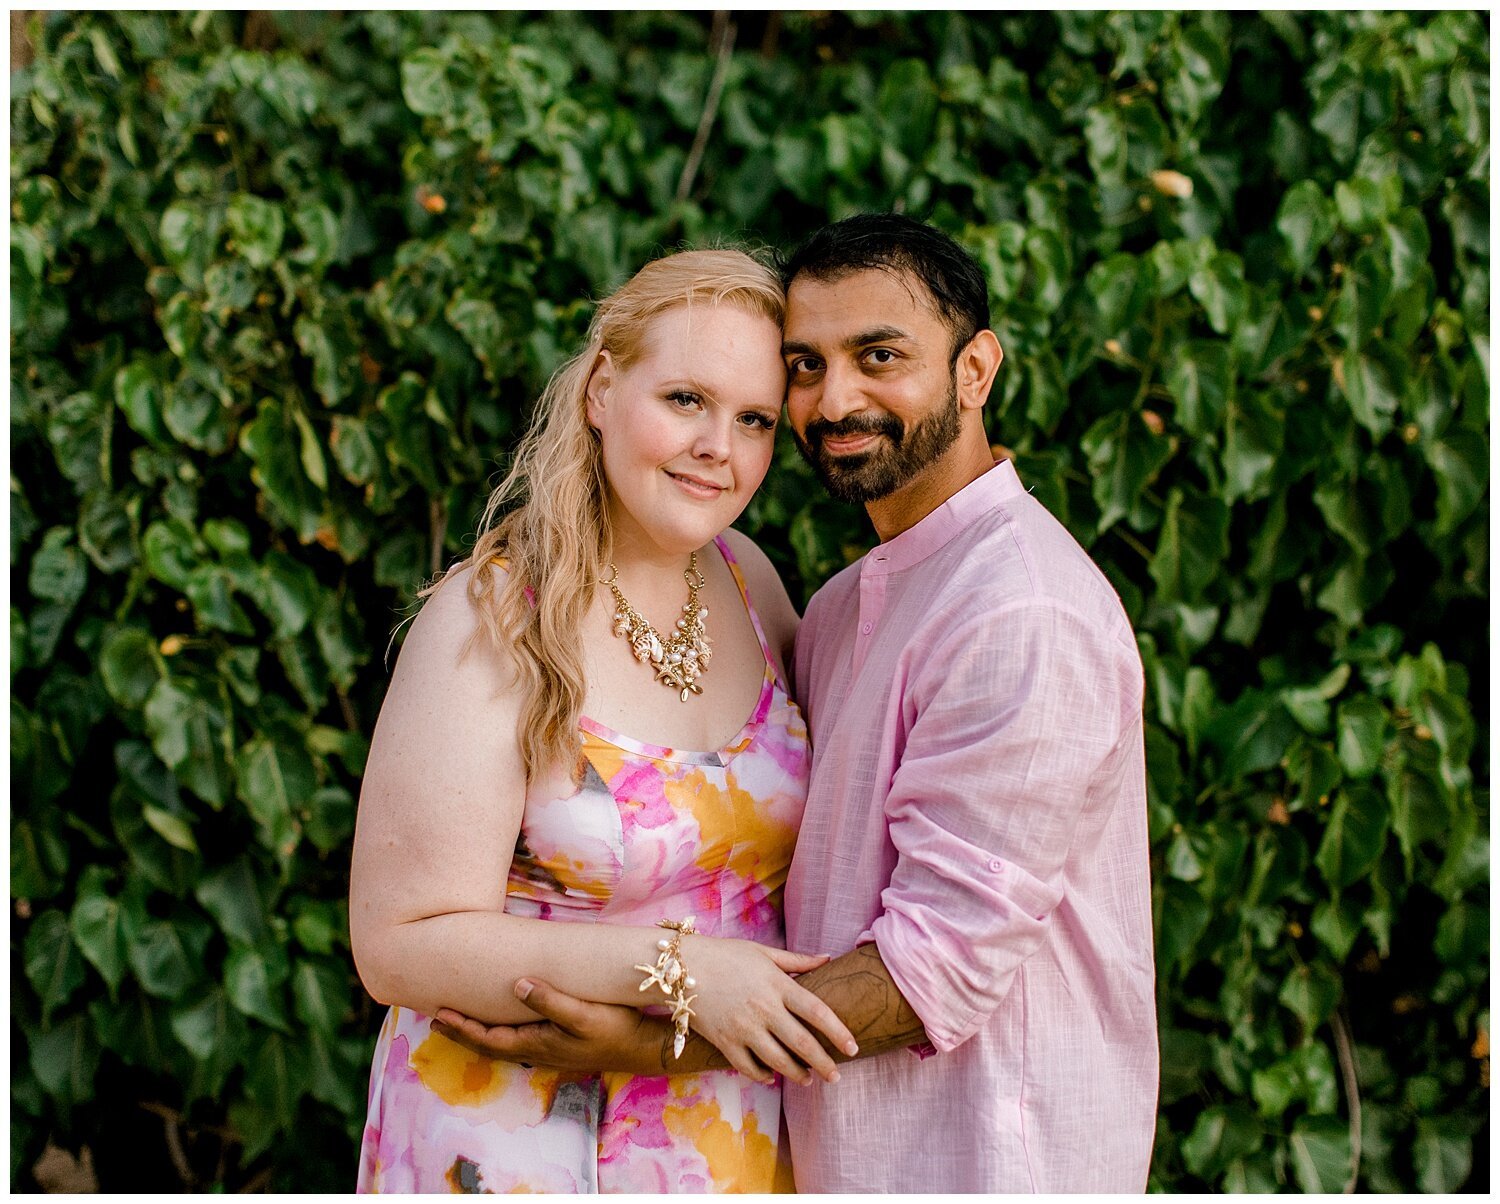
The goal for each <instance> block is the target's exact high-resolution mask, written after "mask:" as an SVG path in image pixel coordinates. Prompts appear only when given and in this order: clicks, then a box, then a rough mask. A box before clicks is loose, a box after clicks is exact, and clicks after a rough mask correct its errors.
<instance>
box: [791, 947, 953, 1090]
mask: <svg viewBox="0 0 1500 1204" xmlns="http://www.w3.org/2000/svg"><path fill="white" fill-rule="evenodd" d="M797 981H798V982H799V983H800V984H801V985H802V986H804V987H806V988H807V989H808V990H809V991H811V992H812V993H813V994H814V995H816V996H817V997H818V998H819V999H821V1000H822V1001H823V1002H824V1003H826V1004H827V1005H828V1006H829V1007H831V1008H832V1009H833V1010H834V1011H835V1012H837V1013H838V1017H839V1019H840V1020H842V1021H843V1022H844V1023H845V1024H847V1025H848V1026H849V1030H850V1031H851V1032H852V1033H853V1034H854V1039H855V1040H856V1041H857V1042H859V1053H858V1054H857V1055H855V1056H856V1057H861V1058H865V1057H869V1056H870V1055H872V1054H880V1053H887V1052H888V1051H890V1050H892V1049H901V1048H903V1047H905V1046H908V1045H914V1044H917V1043H918V1042H921V1041H925V1040H927V1030H926V1029H924V1028H923V1027H922V1021H921V1020H919V1019H918V1018H917V1013H916V1012H915V1011H913V1010H912V1006H911V1004H909V1003H907V1002H906V999H905V997H904V996H903V995H902V994H901V990H900V988H899V987H897V986H896V982H895V980H894V979H893V978H892V977H891V972H890V971H889V970H887V969H886V968H885V962H884V961H882V960H881V957H880V950H879V949H878V948H876V946H875V945H874V944H873V943H872V944H868V945H860V946H859V947H858V948H856V949H853V950H851V951H850V952H848V953H846V954H844V955H843V956H842V957H837V958H834V960H833V961H831V962H829V963H828V964H827V965H825V966H819V967H818V968H817V969H816V970H812V971H809V972H808V973H806V974H802V975H799V976H798V978H797ZM814 1035H816V1036H817V1037H818V1039H819V1040H820V1041H821V1042H822V1043H823V1048H824V1049H826V1050H827V1051H828V1052H829V1054H830V1055H831V1056H832V1057H833V1059H834V1060H835V1061H837V1062H848V1061H850V1058H849V1055H848V1054H846V1053H844V1051H843V1050H841V1049H838V1048H837V1047H836V1046H834V1045H833V1044H832V1043H831V1042H830V1041H829V1040H828V1038H826V1037H824V1036H823V1035H822V1034H821V1033H816V1032H815V1034H814Z"/></svg>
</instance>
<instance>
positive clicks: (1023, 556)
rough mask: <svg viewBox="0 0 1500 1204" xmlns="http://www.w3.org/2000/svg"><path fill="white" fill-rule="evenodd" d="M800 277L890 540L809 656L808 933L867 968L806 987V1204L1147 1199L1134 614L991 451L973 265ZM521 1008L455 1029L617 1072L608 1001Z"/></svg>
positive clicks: (812, 269)
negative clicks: (824, 1038) (1040, 1197)
mask: <svg viewBox="0 0 1500 1204" xmlns="http://www.w3.org/2000/svg"><path fill="white" fill-rule="evenodd" d="M784 275H785V278H786V280H787V282H788V305H787V320H786V329H785V334H784V341H783V353H784V355H785V358H786V361H787V368H788V387H787V411H788V414H789V417H790V419H791V424H792V429H793V432H794V434H795V435H796V438H797V443H798V446H799V447H800V448H801V449H802V450H803V452H804V454H805V455H806V456H807V458H808V459H809V460H810V461H811V462H812V464H813V465H814V467H815V468H816V469H817V471H818V473H819V475H820V476H821V477H822V479H823V480H824V482H825V484H826V485H827V486H828V488H829V490H830V491H831V492H833V493H834V494H835V495H836V496H839V497H842V498H845V499H847V500H851V501H858V502H861V503H863V504H864V506H865V508H866V511H867V513H868V514H869V516H870V519H871V521H872V523H873V524H874V526H875V530H876V532H877V534H878V535H879V537H880V539H881V543H880V544H879V546H877V547H876V548H874V549H873V550H872V551H871V552H870V553H868V554H867V555H866V556H865V557H863V558H862V559H861V560H860V561H858V562H857V563H856V564H853V565H851V566H849V567H848V568H847V569H845V570H844V571H843V572H841V573H839V574H838V575H837V576H836V577H834V578H833V580H832V581H830V582H829V583H828V584H827V585H826V586H824V587H823V589H822V590H820V591H819V592H818V594H817V595H816V596H815V597H814V598H813V600H812V602H811V604H810V605H809V607H808V612H807V616H806V618H805V619H804V620H803V624H802V627H801V628H800V630H799V632H798V637H797V650H796V667H795V677H796V687H797V694H798V699H799V702H800V703H801V705H802V708H803V711H804V713H805V715H806V717H807V721H808V725H809V731H810V733H811V737H812V744H813V757H814V759H813V770H812V784H811V789H810V792H809V796H808V802H807V809H806V812H805V814H804V818H803V824H802V829H801V833H800V835H799V838H798V844H797V851H796V855H795V857H794V859H793V862H792V868H791V875H790V878H789V880H788V883H787V890H786V922H787V939H788V946H789V947H790V948H793V949H799V950H808V951H814V952H817V951H837V950H850V952H847V953H845V954H844V955H843V956H840V957H837V958H835V959H834V960H833V961H831V962H830V963H828V964H827V965H825V966H823V967H821V968H820V969H818V970H815V971H813V972H812V973H810V974H807V975H804V976H802V978H801V979H800V981H801V982H802V984H803V985H804V986H807V987H808V988H809V989H811V990H812V991H814V992H815V993H816V994H818V995H819V996H820V997H822V998H823V999H824V1000H825V1001H826V1002H827V1003H829V1004H830V1006H832V1007H833V1008H834V1010H835V1011H837V1012H838V1014H839V1015H840V1017H841V1018H842V1019H843V1020H844V1021H845V1022H846V1023H847V1024H848V1025H849V1027H850V1029H851V1030H852V1031H853V1033H854V1036H855V1038H856V1039H857V1040H858V1042H859V1046H860V1051H859V1056H858V1058H857V1059H855V1060H852V1061H849V1060H847V1058H846V1055H845V1054H843V1053H836V1052H834V1051H830V1053H833V1056H834V1057H836V1058H837V1059H838V1060H839V1061H840V1062H847V1064H845V1065H843V1066H842V1068H841V1073H840V1076H839V1081H838V1082H837V1083H836V1084H835V1083H829V1082H826V1081H821V1080H819V1079H817V1078H814V1077H813V1076H807V1077H808V1079H809V1081H808V1082H806V1083H804V1084H796V1083H793V1082H787V1083H786V1086H785V1109H786V1116H787V1122H788V1131H789V1134H790V1138H791V1152H792V1162H793V1167H794V1170H795V1173H796V1181H797V1187H798V1190H799V1191H803V1192H843V1191H903V1192H904V1191H937V1192H970V1191H996V1192H1013V1191H1016V1192H1019V1191H1048V1192H1081V1191H1139V1190H1142V1189H1143V1188H1144V1187H1145V1183H1146V1174H1147V1167H1148V1164H1149V1160H1150V1151H1151V1139H1152V1134H1153V1129H1154V1118H1155V1107H1156V1084H1157V1048H1156V1023H1155V1005H1154V971H1153V964H1152V946H1151V921H1150V884H1149V871H1148V864H1147V837H1146V806H1145V770H1144V755H1143V745H1142V727H1141V695H1142V680H1141V669H1140V662H1139V658H1138V656H1137V654H1136V650H1135V640H1134V637H1133V635H1132V633H1131V630H1130V626H1129V623H1128V621H1127V620H1126V618H1125V615H1124V612H1123V610H1122V609H1121V607H1120V603H1119V600H1118V598H1117V597H1116V595H1115V593H1114V591H1113V589H1112V588H1111V587H1110V585H1109V583H1108V582H1107V580H1106V579H1105V578H1104V576H1103V575H1102V574H1101V573H1100V572H1099V570H1098V569H1097V568H1096V567H1095V566H1094V565H1093V563H1092V562H1091V561H1090V560H1089V559H1088V557H1087V555H1086V554H1085V553H1084V552H1083V551H1082V549H1081V548H1079V546H1078V545H1077V544H1076V543H1075V542H1074V541H1073V540H1072V538H1071V537H1070V536H1069V535H1068V534H1067V532H1066V531H1065V530H1064V529H1063V527H1062V526H1061V525H1060V524H1059V523H1058V522H1057V521H1056V520H1055V519H1053V518H1052V517H1051V515H1049V514H1048V513H1047V512H1046V510H1045V509H1043V507H1042V506H1041V505H1040V504H1039V503H1037V502H1036V501H1035V500H1034V499H1033V498H1031V497H1030V495H1029V494H1028V493H1027V492H1026V491H1025V489H1024V488H1023V487H1022V486H1021V484H1020V482H1019V480H1018V479H1017V477H1016V473H1015V470H1014V468H1013V467H1012V465H1010V464H1009V463H1008V462H1001V463H998V464H996V463H994V462H993V460H992V458H991V455H990V450H989V440H988V438H987V436H986V433H985V429H984V423H983V407H984V404H985V401H986V398H987V397H988V395H989V391H990V387H991V385H992V383H993V381H994V379H995V374H996V372H997V370H998V369H999V366H1000V362H1001V359H1002V352H1001V349H1000V345H999V343H998V341H997V340H996V338H995V336H994V334H993V333H992V332H991V331H990V330H989V329H988V326H989V309H988V302H987V290H986V288H985V283H984V279H983V276H982V274H981V272H980V270H979V268H978V266H977V265H976V264H975V263H974V261H973V260H972V259H971V258H970V257H969V256H968V255H967V254H966V253H965V252H964V251H963V250H962V249H961V248H960V247H959V246H958V245H957V244H956V243H954V242H953V241H952V240H951V239H949V238H947V237H946V236H945V235H943V234H941V233H939V232H938V231H936V230H933V229H932V228H931V227H928V226H926V225H924V224H922V223H920V222H916V221H913V220H911V219H907V218H903V217H899V216H895V215H862V216H859V217H855V218H850V219H848V220H846V221H843V222H839V223H836V224H835V225H832V226H829V227H827V228H825V229H823V230H821V231H819V232H818V233H816V234H815V235H813V236H812V238H811V239H810V240H809V241H808V242H807V243H806V244H805V245H804V246H803V247H802V248H800V249H799V250H798V251H797V252H796V253H795V254H794V255H793V256H792V257H791V258H790V260H788V261H787V263H786V265H785V269H784ZM528 1002H529V1003H530V1004H531V1006H533V1007H534V1008H536V1009H537V1010H539V1011H540V1012H541V1013H542V1014H543V1015H546V1016H548V1017H549V1018H552V1019H556V1020H558V1021H560V1022H561V1023H560V1025H558V1026H551V1025H539V1026H528V1027H529V1028H531V1029H532V1030H533V1031H532V1032H531V1033H529V1034H527V1033H525V1031H524V1030H518V1029H511V1030H500V1029H497V1030H490V1032H488V1033H486V1032H485V1030H484V1029H483V1028H482V1026H478V1025H475V1024H473V1023H472V1022H466V1023H465V1022H460V1020H459V1018H457V1017H453V1016H451V1014H445V1018H447V1019H451V1020H452V1022H453V1026H454V1027H453V1030H452V1031H454V1032H455V1035H457V1036H459V1037H461V1038H463V1039H465V1040H467V1041H469V1042H470V1043H471V1044H475V1045H477V1046H480V1047H483V1048H488V1049H491V1050H492V1051H495V1052H499V1053H501V1055H502V1056H510V1057H514V1058H520V1057H525V1056H527V1055H528V1054H530V1055H531V1056H532V1057H534V1058H536V1059H537V1060H544V1061H551V1062H553V1064H557V1063H558V1062H562V1061H564V1060H566V1059H567V1058H573V1059H575V1060H573V1061H571V1062H569V1063H568V1064H570V1065H573V1066H584V1065H591V1064H592V1065H601V1066H602V1065H611V1064H613V1062H612V1061H610V1060H601V1061H599V1062H596V1063H590V1062H589V1061H588V1056H589V1054H588V1053H587V1052H586V1047H587V1045H588V1042H589V1039H592V1038H597V1040H599V1041H600V1042H601V1043H602V1042H604V1034H605V1032H606V1029H607V1025H605V1024H604V1023H603V1021H602V1019H601V1020H600V1022H599V1024H598V1025H597V1027H593V1028H591V1025H594V1024H595V1017H596V1013H595V1012H593V1011H590V1010H589V1009H591V1008H592V1005H587V1004H582V1003H581V1002H580V1001H574V1000H569V999H567V998H566V997H559V996H558V994H557V993H556V992H554V991H552V990H551V989H550V988H547V987H545V985H543V984H538V987H537V988H535V989H534V993H533V995H532V996H530V997H528ZM598 1015H601V1016H602V1013H599V1014H598ZM652 1039H653V1040H655V1038H654V1037H653V1038H652ZM569 1041H572V1043H573V1044H572V1046H571V1047H568V1042H569ZM580 1044H581V1045H582V1046H583V1047H584V1050H583V1051H581V1050H580V1048H579V1046H580ZM903 1045H905V1046H908V1047H909V1048H908V1049H906V1050H903V1049H901V1048H900V1047H901V1046H903ZM875 1055H882V1056H875ZM598 1056H599V1057H601V1058H605V1059H609V1058H614V1057H618V1056H619V1055H618V1054H617V1053H616V1054H610V1055H605V1054H603V1053H602V1052H601V1053H599V1055H598Z"/></svg>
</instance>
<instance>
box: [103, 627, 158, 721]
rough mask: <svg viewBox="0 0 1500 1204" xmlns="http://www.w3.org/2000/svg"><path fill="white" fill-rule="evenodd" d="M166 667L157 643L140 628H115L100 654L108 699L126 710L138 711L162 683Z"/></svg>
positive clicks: (106, 638)
mask: <svg viewBox="0 0 1500 1204" xmlns="http://www.w3.org/2000/svg"><path fill="white" fill-rule="evenodd" d="M164 668H165V666H164V665H163V663H162V659H161V655H160V653H158V652H157V650H156V642H155V641H154V640H153V639H152V638H151V636H150V635H149V634H148V633H147V632H146V631H144V630H143V629H142V628H139V627H115V628H112V629H111V630H110V633H109V635H107V636H106V637H105V639H104V643H103V645H102V647H101V648H100V652H99V677H100V679H101V680H102V681H103V683H104V688H105V689H106V690H108V691H109V696H110V697H111V698H113V699H114V700H115V701H116V702H117V703H119V704H120V706H122V707H124V708H126V709H127V710H132V711H135V710H139V709H140V708H141V706H142V705H144V703H145V701H146V698H147V696H148V695H149V694H150V693H151V689H152V687H153V686H155V685H156V683H157V682H158V681H160V680H161V677H162V673H163V671H164Z"/></svg>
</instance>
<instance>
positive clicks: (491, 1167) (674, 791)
mask: <svg viewBox="0 0 1500 1204" xmlns="http://www.w3.org/2000/svg"><path fill="white" fill-rule="evenodd" d="M716 543H717V544H718V547H719V550H720V552H721V553H722V554H723V556H724V559H725V561H726V562H727V563H728V565H729V567H730V569H731V571H732V572H733V574H734V578H735V581H736V583H737V584H738V585H739V588H740V595H741V597H742V598H743V599H744V603H745V607H746V609H747V610H748V612H749V615H750V619H751V623H752V625H753V626H754V628H755V634H756V638H757V639H758V640H759V641H760V646H761V652H762V654H763V656H764V658H765V662H766V668H765V675H764V678H763V680H762V683H761V691H760V697H759V700H758V702H757V704H756V707H755V711H754V713H753V714H752V715H751V716H750V719H749V720H748V721H747V722H746V724H745V726H744V727H743V728H742V729H741V730H740V732H739V734H738V735H737V736H736V737H735V738H734V739H733V740H731V741H730V742H729V744H728V745H727V746H725V747H724V748H722V749H719V750H716V751H713V752H688V751H684V750H681V749H672V748H663V747H660V746H657V745H653V744H645V743H642V742H640V741H638V740H633V739H631V738H630V737H628V736H624V735H622V734H620V733H619V732H616V731H613V730H611V729H609V728H607V727H605V726H603V725H602V724H598V723H595V722H594V721H592V720H590V719H588V718H584V719H582V720H581V721H580V728H581V732H580V736H581V742H582V750H581V755H582V758H583V765H582V769H583V774H582V784H581V786H579V787H578V789H577V790H576V792H574V793H571V794H567V795H566V796H565V797H556V798H538V797H532V796H531V795H528V797H527V800H526V808H525V812H524V814H523V817H522V822H521V832H520V836H519V839H518V840H517V843H516V852H515V859H514V861H513V863H512V865H511V870H510V876H509V880H508V885H507V898H506V905H505V910H506V911H507V912H508V913H510V914H513V915H523V916H531V917H536V918H540V919H544V920H555V921H559V922H562V923H604V924H632V925H654V924H655V923H656V921H657V920H659V919H662V918H663V917H672V918H680V917H682V916H684V915H693V916H695V917H696V923H697V927H698V930H699V931H700V932H703V933H706V934H708V935H710V936H726V937H741V938H745V939H748V940H754V941H759V942H762V943H764V944H771V945H777V946H783V945H784V944H785V935H784V933H783V929H782V920H781V896H782V888H783V885H784V884H785V882H786V876H787V869H788V866H789V865H790V862H791V856H792V846H793V844H794V843H795V841H796V836H797V828H798V825H799V824H800V822H801V818H802V808H803V804H804V803H805V801H806V797H807V781H808V775H809V770H810V765H811V759H810V754H809V750H808V744H807V728H806V725H805V724H804V723H803V720H802V715H801V712H800V711H799V710H798V709H797V705H796V703H794V702H792V701H791V699H790V698H789V697H788V694H787V690H786V687H785V684H784V683H783V682H782V681H781V680H780V678H779V677H778V675H777V673H776V670H775V669H774V667H773V665H772V661H771V658H770V655H769V652H768V650H767V647H766V639H765V633H764V632H763V630H762V629H761V624H760V619H759V617H758V616H757V615H756V613H755V608H754V606H753V605H752V603H751V601H750V597H749V594H748V592H747V591H746V589H745V581H744V575H743V573H742V572H741V571H740V567H739V565H738V564H737V563H736V562H735V559H734V557H733V555H732V554H731V553H730V551H729V549H728V547H727V546H726V545H725V544H724V541H723V540H722V539H719V540H717V541H716ZM781 1134H782V1127H781V1086H780V1081H779V1079H778V1081H777V1082H776V1083H775V1084H774V1085H766V1084H761V1083H757V1082H755V1081H753V1080H751V1079H748V1078H745V1077H743V1076H742V1075H740V1074H739V1073H738V1072H736V1071H733V1070H712V1071H705V1072H702V1073H698V1074H680V1075H671V1076H661V1077H644V1076H633V1075H628V1074H593V1075H586V1074H579V1073H568V1072H561V1071H554V1070H547V1069H541V1068H537V1069H531V1068H527V1067H522V1066H519V1065H514V1064H511V1063H508V1062H501V1061H497V1060H492V1059H489V1058H484V1057H481V1056H478V1055H475V1054H471V1053H470V1052H468V1051H467V1050H466V1049H464V1048H463V1047H462V1046H459V1045H457V1044H455V1043H454V1042H452V1041H449V1040H448V1039H447V1038H445V1037H443V1036H441V1035H439V1034H437V1033H433V1032H432V1031H431V1026H430V1021H429V1019H428V1017H426V1016H424V1015H422V1014H421V1013H418V1012H414V1011H412V1010H411V1009H409V1008H402V1007H392V1008H391V1009H390V1011H389V1013H388V1014H387V1016H386V1019H385V1023H384V1025H383V1026H382V1028H381V1030H380V1037H379V1041H378V1043H377V1045H376V1048H375V1058H374V1064H373V1067H372V1070H371V1074H370V1095H369V1114H368V1117H367V1120H366V1124H365V1131H364V1141H363V1144H362V1147H361V1151H360V1165H359V1179H358V1190H359V1191H361V1192H518V1191H520V1192H650V1193H661V1192H731V1191H734V1192H770V1191H790V1190H791V1189H792V1183H791V1173H790V1167H789V1163H788V1160H787V1154H786V1150H785V1148H784V1140H783V1139H782V1136H781Z"/></svg>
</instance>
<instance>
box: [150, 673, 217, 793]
mask: <svg viewBox="0 0 1500 1204" xmlns="http://www.w3.org/2000/svg"><path fill="white" fill-rule="evenodd" d="M229 726H230V725H229V716H228V714H227V713H226V711H225V709H224V708H223V706H222V705H221V704H220V702H219V700H218V699H216V698H210V697H208V696H207V695H206V694H205V693H204V691H203V690H202V688H201V687H200V686H199V685H198V684H197V683H191V682H187V681H183V680H181V679H178V678H174V677H165V678H163V679H162V680H161V681H159V682H157V683H156V685H154V686H153V687H152V688H151V693H150V695H149V696H148V698H147V700H146V731H147V732H148V733H149V734H150V736H151V747H152V748H153V749H155V750H156V755H157V756H158V757H160V758H161V759H162V760H163V761H164V762H165V763H166V764H167V765H169V766H171V767H172V769H174V770H175V771H176V772H177V775H178V778H179V780H180V781H181V782H182V784H183V785H184V786H186V787H187V788H188V789H189V790H191V791H192V792H193V793H194V794H196V795H197V796H198V797H199V798H201V799H202V800H203V801H204V802H206V803H208V804H209V805H210V806H212V807H214V808H216V809H217V808H219V807H222V806H223V805H224V802H225V800H226V799H228V797H229V766H228V764H227V763H226V761H225V757H224V740H225V738H226V736H227V735H228V732H229Z"/></svg>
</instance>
